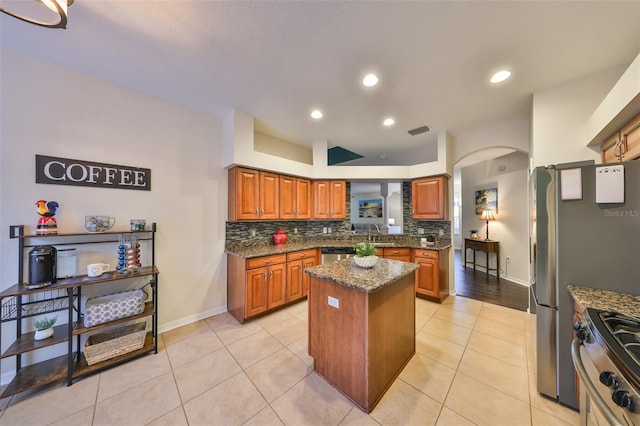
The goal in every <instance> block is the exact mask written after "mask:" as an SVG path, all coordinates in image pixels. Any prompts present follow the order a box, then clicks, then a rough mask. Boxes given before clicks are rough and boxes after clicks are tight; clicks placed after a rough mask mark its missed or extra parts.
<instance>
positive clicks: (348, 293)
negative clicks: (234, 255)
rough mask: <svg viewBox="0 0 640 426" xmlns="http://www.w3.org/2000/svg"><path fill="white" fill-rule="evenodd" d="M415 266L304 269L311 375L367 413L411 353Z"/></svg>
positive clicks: (384, 262) (343, 264)
mask: <svg viewBox="0 0 640 426" xmlns="http://www.w3.org/2000/svg"><path fill="white" fill-rule="evenodd" d="M417 269H418V265H416V264H415V263H409V262H400V261H396V260H388V259H378V263H377V264H376V265H375V266H374V267H373V268H370V269H363V268H360V267H358V266H356V265H355V264H353V259H345V260H339V261H337V262H332V263H328V264H325V265H319V266H314V267H311V268H308V269H306V270H305V273H307V274H309V275H310V280H309V295H308V300H309V302H308V303H309V355H310V356H311V357H313V359H314V369H315V371H316V372H317V373H318V374H320V375H321V376H322V377H324V378H325V379H326V380H327V381H328V382H329V383H331V384H332V385H333V386H334V387H335V388H337V389H338V390H339V391H340V392H342V393H343V394H344V395H345V396H347V397H348V398H349V399H351V400H352V401H353V402H354V403H355V404H356V405H358V406H359V407H360V408H361V409H362V410H363V411H364V412H366V413H369V412H371V411H372V410H373V408H374V407H375V405H376V404H377V403H378V402H379V401H380V399H381V398H382V396H383V395H384V393H385V392H386V390H387V389H388V388H389V386H391V384H392V383H393V381H394V380H395V378H396V377H397V376H398V375H399V374H400V372H401V371H402V369H403V368H404V366H405V365H406V364H407V363H408V362H409V360H410V359H411V357H412V356H413V355H414V353H415V347H416V345H415V318H416V316H415V308H416V305H415V288H414V285H415V277H414V276H415V271H416V270H417Z"/></svg>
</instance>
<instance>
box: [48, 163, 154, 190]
mask: <svg viewBox="0 0 640 426" xmlns="http://www.w3.org/2000/svg"><path fill="white" fill-rule="evenodd" d="M36 183H48V184H52V185H74V186H94V187H100V188H119V189H137V190H139V191H151V169H142V168H139V167H129V166H118V165H115V164H105V163H94V162H92V161H82V160H71V159H69V158H58V157H48V156H46V155H36Z"/></svg>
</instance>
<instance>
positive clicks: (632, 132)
mask: <svg viewBox="0 0 640 426" xmlns="http://www.w3.org/2000/svg"><path fill="white" fill-rule="evenodd" d="M600 155H601V158H602V162H603V163H617V162H620V161H628V160H635V159H637V158H640V115H638V116H637V117H635V118H634V119H633V120H631V121H630V122H628V123H627V124H626V125H624V126H623V127H622V129H620V131H618V132H616V133H615V134H614V135H613V136H611V137H610V138H609V139H607V140H606V141H604V142H603V143H602V145H601V146H600Z"/></svg>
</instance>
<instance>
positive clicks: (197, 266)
mask: <svg viewBox="0 0 640 426" xmlns="http://www.w3.org/2000/svg"><path fill="white" fill-rule="evenodd" d="M1 59H2V60H1V61H0V62H1V64H0V76H1V81H0V83H1V87H2V98H1V102H2V103H1V107H2V114H1V119H2V122H1V126H0V165H1V167H0V184H1V186H0V195H1V196H0V200H1V204H0V231H1V235H2V238H0V262H1V270H0V289H4V288H7V287H9V286H11V285H13V284H15V283H16V281H17V271H16V264H17V253H16V247H17V243H16V241H15V240H9V239H8V238H7V236H8V228H9V225H18V224H25V225H27V232H28V233H33V232H34V230H35V224H36V222H37V220H38V217H39V216H38V215H37V214H36V210H35V205H34V204H35V201H36V200H38V199H41V198H42V199H46V200H55V201H57V202H58V203H60V208H59V211H58V214H57V215H56V219H57V221H58V227H59V232H60V233H64V232H76V231H84V226H83V223H84V216H85V215H86V214H106V215H111V216H114V217H116V219H117V224H116V227H115V228H114V229H128V227H129V219H131V218H145V219H147V221H148V222H152V221H155V222H157V223H158V234H157V244H156V246H157V252H156V263H157V265H158V268H159V270H160V276H159V302H160V303H159V310H160V314H159V325H160V329H161V330H164V329H168V328H173V327H176V326H178V325H181V324H184V323H189V322H192V321H194V320H195V319H199V318H202V317H205V316H209V315H212V314H215V313H219V312H224V311H226V266H225V265H226V262H225V255H224V240H225V224H224V218H225V217H226V212H227V178H226V170H224V168H223V159H222V158H221V156H220V152H222V150H223V146H222V145H223V144H222V138H223V125H222V121H221V120H219V119H215V118H212V117H207V116H204V115H201V114H199V113H195V112H193V111H190V110H187V109H184V108H182V107H179V106H176V105H173V104H168V103H166V102H164V101H161V100H158V99H155V98H151V97H148V96H145V95H142V94H139V93H136V92H133V91H130V90H126V89H123V88H121V87H119V86H115V85H113V84H110V83H107V82H104V81H101V80H96V79H93V78H91V77H87V76H85V75H82V74H78V73H74V72H71V71H69V70H66V69H62V68H59V67H57V66H55V65H52V64H50V63H45V62H41V61H39V60H36V59H34V58H31V57H27V56H24V55H22V54H19V53H16V52H14V51H11V50H8V49H3V50H2V52H1ZM36 154H43V155H50V156H57V157H63V158H71V159H80V160H87V161H96V162H104V163H112V164H118V165H127V166H138V167H145V168H150V169H151V176H152V180H151V191H131V190H118V189H104V188H86V187H75V186H60V185H44V184H36V183H35V172H34V164H35V155H36ZM93 256H94V257H95V256H98V257H100V258H101V259H103V260H104V261H105V262H106V263H112V264H114V262H115V256H116V253H115V248H109V249H105V250H104V252H103V253H102V254H100V253H97V254H96V253H93ZM82 267H84V265H79V269H82ZM3 331H5V332H6V331H7V330H6V329H5V328H3ZM6 335H7V334H5V333H3V337H4V336H6ZM6 346H7V344H6V342H3V347H5V348H6ZM7 364H8V363H3V367H5V365H7ZM3 369H4V368H3Z"/></svg>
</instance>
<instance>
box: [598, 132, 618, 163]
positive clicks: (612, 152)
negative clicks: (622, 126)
mask: <svg viewBox="0 0 640 426" xmlns="http://www.w3.org/2000/svg"><path fill="white" fill-rule="evenodd" d="M600 157H601V159H602V162H603V163H617V162H619V161H622V140H621V139H620V132H616V133H615V135H613V136H611V137H610V138H609V139H607V140H606V141H604V142H603V143H602V145H601V146H600Z"/></svg>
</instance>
